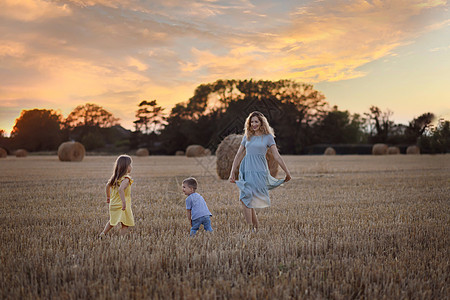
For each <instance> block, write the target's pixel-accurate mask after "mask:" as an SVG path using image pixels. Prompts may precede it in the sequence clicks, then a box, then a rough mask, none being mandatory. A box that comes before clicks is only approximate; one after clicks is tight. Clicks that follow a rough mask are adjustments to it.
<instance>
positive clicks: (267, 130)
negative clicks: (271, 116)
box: [244, 111, 275, 140]
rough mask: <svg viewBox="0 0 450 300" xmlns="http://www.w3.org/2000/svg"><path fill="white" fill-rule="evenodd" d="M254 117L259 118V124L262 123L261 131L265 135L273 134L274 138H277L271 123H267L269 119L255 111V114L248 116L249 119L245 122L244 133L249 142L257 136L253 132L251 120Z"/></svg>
mask: <svg viewBox="0 0 450 300" xmlns="http://www.w3.org/2000/svg"><path fill="white" fill-rule="evenodd" d="M253 117H257V118H258V120H259V122H261V131H262V133H263V134H271V135H272V136H273V137H275V133H274V131H273V128H272V127H270V125H269V122H268V121H267V118H266V117H265V116H264V115H263V114H262V113H260V112H259V111H254V112H252V113H250V114H249V115H248V117H247V119H246V120H245V125H244V131H245V136H246V137H247V140H250V139H251V138H252V136H254V135H255V131H254V130H253V128H252V126H251V120H252V118H253Z"/></svg>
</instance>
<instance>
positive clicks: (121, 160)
mask: <svg viewBox="0 0 450 300" xmlns="http://www.w3.org/2000/svg"><path fill="white" fill-rule="evenodd" d="M131 162H132V160H131V157H130V156H128V155H120V156H119V157H118V158H117V159H116V163H115V164H114V172H113V175H112V176H111V178H110V179H109V181H108V184H109V185H110V186H118V185H119V182H118V180H119V179H120V178H122V176H124V175H125V174H127V172H128V166H129V165H131Z"/></svg>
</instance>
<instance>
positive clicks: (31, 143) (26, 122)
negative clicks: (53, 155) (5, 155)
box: [11, 109, 62, 151]
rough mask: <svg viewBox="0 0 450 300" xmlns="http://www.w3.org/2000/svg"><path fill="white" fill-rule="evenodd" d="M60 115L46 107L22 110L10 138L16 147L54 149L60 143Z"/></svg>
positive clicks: (37, 149)
mask: <svg viewBox="0 0 450 300" xmlns="http://www.w3.org/2000/svg"><path fill="white" fill-rule="evenodd" d="M61 125H62V116H61V114H60V113H59V112H56V111H54V110H48V109H33V110H23V111H22V112H21V114H20V117H19V118H18V119H17V120H16V124H15V125H14V128H13V131H12V132H11V138H12V139H13V145H14V147H16V148H24V149H27V150H28V151H43V150H55V149H57V148H58V146H59V144H60V143H61V138H62V134H61Z"/></svg>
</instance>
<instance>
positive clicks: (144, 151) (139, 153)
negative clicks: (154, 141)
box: [136, 148, 150, 156]
mask: <svg viewBox="0 0 450 300" xmlns="http://www.w3.org/2000/svg"><path fill="white" fill-rule="evenodd" d="M149 154H150V153H149V152H148V149H147V148H139V149H138V150H137V151H136V156H149Z"/></svg>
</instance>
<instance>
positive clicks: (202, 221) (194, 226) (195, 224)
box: [191, 216, 213, 236]
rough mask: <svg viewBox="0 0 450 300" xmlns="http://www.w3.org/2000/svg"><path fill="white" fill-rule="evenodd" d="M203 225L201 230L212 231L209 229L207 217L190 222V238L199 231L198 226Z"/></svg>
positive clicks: (208, 218)
mask: <svg viewBox="0 0 450 300" xmlns="http://www.w3.org/2000/svg"><path fill="white" fill-rule="evenodd" d="M202 224H203V228H204V229H205V230H206V231H210V232H211V231H213V229H212V227H211V219H210V217H209V216H203V217H200V218H197V219H195V220H192V228H191V236H193V235H195V234H196V233H197V230H199V228H200V225H202Z"/></svg>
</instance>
